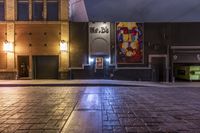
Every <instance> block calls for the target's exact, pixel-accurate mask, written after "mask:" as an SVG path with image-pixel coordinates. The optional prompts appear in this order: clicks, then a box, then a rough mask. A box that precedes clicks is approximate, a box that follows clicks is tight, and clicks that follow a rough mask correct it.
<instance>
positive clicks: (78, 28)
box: [70, 22, 88, 67]
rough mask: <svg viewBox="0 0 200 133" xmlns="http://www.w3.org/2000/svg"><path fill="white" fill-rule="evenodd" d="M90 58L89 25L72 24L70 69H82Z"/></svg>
mask: <svg viewBox="0 0 200 133" xmlns="http://www.w3.org/2000/svg"><path fill="white" fill-rule="evenodd" d="M87 58H88V23H74V22H73V23H70V67H82V64H87Z"/></svg>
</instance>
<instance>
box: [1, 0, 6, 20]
mask: <svg viewBox="0 0 200 133" xmlns="http://www.w3.org/2000/svg"><path fill="white" fill-rule="evenodd" d="M4 20H5V2H4V0H0V21H4Z"/></svg>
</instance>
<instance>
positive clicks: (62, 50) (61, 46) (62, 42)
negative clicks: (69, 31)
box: [60, 40, 69, 52]
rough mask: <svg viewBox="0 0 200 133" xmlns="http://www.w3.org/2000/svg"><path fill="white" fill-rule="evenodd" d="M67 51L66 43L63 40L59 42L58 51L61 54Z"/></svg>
mask: <svg viewBox="0 0 200 133" xmlns="http://www.w3.org/2000/svg"><path fill="white" fill-rule="evenodd" d="M68 50H69V49H68V43H67V42H66V41H65V40H61V41H60V51H61V52H67V51H68Z"/></svg>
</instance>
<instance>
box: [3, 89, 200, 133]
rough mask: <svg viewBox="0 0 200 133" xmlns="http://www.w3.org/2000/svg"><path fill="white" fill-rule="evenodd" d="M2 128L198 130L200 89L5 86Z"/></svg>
mask: <svg viewBox="0 0 200 133" xmlns="http://www.w3.org/2000/svg"><path fill="white" fill-rule="evenodd" d="M0 132H2V133H12V132H15V133H26V132H30V133H40V132H46V133H59V132H62V133H102V132H103V133H126V132H128V133H129V132H130V133H199V132H200V88H198V87H193V88H192V87H153V86H147V87H144V86H141V87H140V86H135V87H134V86H126V87H122V86H118V87H117V86H115V87H112V86H109V87H106V86H102V87H100V86H99V87H98V86H94V87H93V86H90V87H80V86H79V87H75V86H73V87H66V86H58V87H48V86H43V87H38V86H35V87H0Z"/></svg>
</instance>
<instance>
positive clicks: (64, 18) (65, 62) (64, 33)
mask: <svg viewBox="0 0 200 133" xmlns="http://www.w3.org/2000/svg"><path fill="white" fill-rule="evenodd" d="M59 5H60V6H59V7H60V11H59V13H60V15H59V16H60V20H61V40H65V41H66V42H67V44H68V48H69V22H68V10H69V8H68V0H61V1H60V4H59ZM59 70H60V73H61V75H60V76H61V79H64V78H67V74H68V70H69V49H68V51H67V52H61V53H60V68H59Z"/></svg>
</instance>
